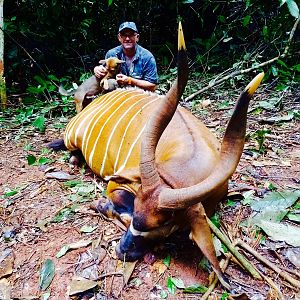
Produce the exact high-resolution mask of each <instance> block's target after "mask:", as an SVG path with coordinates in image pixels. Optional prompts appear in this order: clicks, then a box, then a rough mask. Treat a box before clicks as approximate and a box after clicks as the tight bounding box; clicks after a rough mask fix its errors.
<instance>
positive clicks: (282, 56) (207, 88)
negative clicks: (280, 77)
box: [184, 17, 300, 102]
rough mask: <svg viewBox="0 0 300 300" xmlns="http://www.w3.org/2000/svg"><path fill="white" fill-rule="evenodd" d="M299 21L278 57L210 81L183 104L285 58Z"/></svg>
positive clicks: (299, 19)
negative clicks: (235, 78) (229, 81)
mask: <svg viewBox="0 0 300 300" xmlns="http://www.w3.org/2000/svg"><path fill="white" fill-rule="evenodd" d="M299 21H300V17H298V19H297V20H296V22H295V23H294V26H293V28H292V30H291V32H290V35H289V38H288V40H287V43H286V46H285V48H284V51H283V53H281V54H280V55H278V56H276V57H274V58H272V59H270V60H268V61H265V62H263V63H261V64H258V65H256V66H253V67H251V68H248V69H244V70H237V71H234V72H232V73H230V74H228V75H227V76H225V77H223V78H222V79H219V80H215V81H213V82H212V81H211V82H210V83H209V85H208V86H206V87H204V88H202V89H200V90H198V91H197V92H195V93H193V94H191V95H190V96H188V97H186V98H185V99H184V102H188V101H190V100H192V99H193V98H195V97H196V96H197V95H199V94H201V93H203V92H205V91H207V90H209V89H210V88H212V87H214V86H216V85H219V84H220V83H222V82H224V81H226V80H228V79H230V78H233V77H235V76H237V75H241V74H245V73H249V72H251V71H253V70H256V69H258V68H262V67H264V66H267V65H269V64H271V63H273V62H274V61H277V60H278V59H280V58H284V57H286V55H287V53H288V51H289V48H290V45H291V41H292V39H293V37H294V34H295V31H296V28H297V26H298V23H299Z"/></svg>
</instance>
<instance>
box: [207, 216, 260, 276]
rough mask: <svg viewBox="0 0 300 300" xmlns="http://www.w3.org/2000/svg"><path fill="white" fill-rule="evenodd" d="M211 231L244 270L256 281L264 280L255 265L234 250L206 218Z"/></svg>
mask: <svg viewBox="0 0 300 300" xmlns="http://www.w3.org/2000/svg"><path fill="white" fill-rule="evenodd" d="M206 219H207V222H208V224H209V227H210V228H211V230H212V231H213V232H214V233H215V235H216V236H217V237H218V238H219V239H220V240H221V241H222V242H223V243H224V244H225V246H226V247H227V248H228V249H229V251H230V252H231V253H232V254H233V255H234V256H235V257H236V258H237V259H238V261H239V262H240V263H241V264H242V265H243V266H244V268H245V269H246V270H247V271H248V272H249V273H250V274H251V275H252V276H253V277H254V278H256V279H262V278H261V276H260V274H259V273H258V272H257V270H256V269H255V268H254V267H253V265H252V264H251V263H250V262H249V261H248V260H247V259H246V258H245V257H244V256H243V255H242V254H241V253H239V252H238V250H237V249H235V248H234V246H233V245H232V243H231V242H230V241H229V240H228V238H227V237H226V236H225V235H224V234H223V233H222V232H221V231H220V230H219V229H218V228H217V227H216V226H215V225H214V224H213V223H212V222H211V220H210V219H209V218H206Z"/></svg>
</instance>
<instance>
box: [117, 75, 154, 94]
mask: <svg viewBox="0 0 300 300" xmlns="http://www.w3.org/2000/svg"><path fill="white" fill-rule="evenodd" d="M116 80H117V82H118V84H120V85H126V86H137V87H139V88H141V89H143V90H147V91H151V92H154V91H155V89H156V84H155V83H152V82H149V81H147V80H143V79H137V78H133V77H129V76H127V75H124V74H118V75H117V76H116Z"/></svg>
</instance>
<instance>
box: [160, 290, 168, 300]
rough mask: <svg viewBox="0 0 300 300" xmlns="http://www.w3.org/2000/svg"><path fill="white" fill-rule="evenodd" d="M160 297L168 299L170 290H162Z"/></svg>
mask: <svg viewBox="0 0 300 300" xmlns="http://www.w3.org/2000/svg"><path fill="white" fill-rule="evenodd" d="M160 298H161V299H167V298H168V292H167V291H165V290H162V291H161V292H160Z"/></svg>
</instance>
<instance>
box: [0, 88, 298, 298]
mask: <svg viewBox="0 0 300 300" xmlns="http://www.w3.org/2000/svg"><path fill="white" fill-rule="evenodd" d="M261 90H262V89H261ZM236 95H237V92H236V93H235V95H234V96H232V95H225V97H224V96H222V97H218V96H216V97H213V98H211V99H210V101H208V100H205V99H204V101H202V102H201V103H193V108H192V109H193V112H194V113H195V114H196V115H197V116H199V118H200V119H201V120H202V121H203V122H204V123H205V124H206V125H207V126H208V127H209V128H210V129H211V130H212V131H213V132H214V133H215V134H216V135H217V136H219V137H221V136H222V133H223V131H224V126H225V124H226V122H227V120H228V116H229V115H230V112H231V109H232V107H233V104H234V99H235V97H236ZM226 98H229V99H233V100H230V101H229V102H228V101H227V99H226ZM272 99H273V100H274V99H275V100H274V101H273V102H272V101H271V100H272ZM278 99H279V100H278ZM262 100H265V101H268V103H269V104H270V105H271V106H270V105H269V106H268V107H266V106H267V105H266V104H265V103H263V102H261V101H262ZM276 101H277V102H276ZM274 103H275V104H274ZM273 104H274V105H273ZM272 105H273V106H272ZM299 109H300V91H297V92H296V93H293V94H290V93H288V92H285V93H284V92H281V93H279V92H278V93H277V94H276V93H275V94H274V93H273V94H270V93H269V91H268V90H267V89H266V88H265V89H263V91H261V92H260V93H257V94H256V95H255V101H252V102H251V108H250V113H249V118H248V130H247V132H248V138H247V141H246V144H245V150H244V153H243V155H242V158H241V161H240V164H239V166H238V168H237V170H236V172H235V174H234V175H233V177H232V179H231V181H230V188H229V195H228V198H227V199H226V200H224V201H223V202H222V203H220V205H219V207H218V210H217V213H216V216H217V219H219V224H220V225H221V229H222V231H223V233H225V235H226V236H227V237H229V238H230V239H231V241H233V242H234V241H236V240H237V239H241V240H242V241H245V242H246V243H247V244H248V245H249V246H250V247H251V248H253V249H255V250H256V251H257V252H258V253H259V254H260V255H261V256H263V257H265V258H266V259H267V260H268V261H269V262H272V263H273V264H274V265H275V266H277V267H279V268H280V269H281V270H283V271H285V272H287V273H288V274H289V275H290V276H291V277H293V278H294V279H295V280H298V281H296V284H295V283H294V284H292V283H291V282H289V281H288V280H287V279H286V278H284V277H283V276H281V275H280V274H279V273H278V270H276V269H275V270H273V269H272V268H270V267H268V266H266V265H265V264H263V263H262V262H260V261H259V260H258V259H257V257H255V256H253V255H251V254H249V252H248V251H245V250H243V248H242V247H239V249H240V252H241V253H242V254H243V255H244V256H245V257H247V258H248V259H249V260H250V262H251V263H252V264H253V265H254V266H256V268H257V269H258V270H259V272H260V273H261V274H263V276H264V279H263V280H258V279H254V278H253V277H252V276H251V275H250V274H249V273H248V272H247V271H246V270H244V269H243V268H242V267H241V266H240V265H239V264H237V263H236V262H235V261H234V260H230V261H229V265H228V267H227V268H226V270H225V274H226V275H227V277H228V278H229V282H230V284H231V291H230V292H228V291H225V290H224V289H223V288H222V286H221V285H220V284H219V283H218V284H217V286H216V288H215V289H214V290H213V291H212V292H211V295H210V298H209V299H253V300H260V299H300V292H299V289H300V287H299V286H298V287H296V286H295V285H297V282H298V283H299V280H300V277H299V274H300V263H299V262H300V247H299V245H298V244H297V243H299V238H298V240H297V238H295V239H296V241H293V242H290V239H289V238H290V237H289V233H288V230H289V229H290V227H292V229H295V228H296V229H298V234H299V231H300V227H299V210H300V205H299V200H297V198H298V197H296V200H295V201H292V204H291V205H290V206H288V207H284V208H283V209H282V212H284V214H283V216H282V218H280V223H279V222H278V224H281V225H282V224H284V225H286V226H287V227H286V228H287V232H286V239H284V240H282V238H276V237H275V234H274V236H273V237H270V236H269V235H268V234H266V233H265V232H264V231H262V230H261V229H260V228H259V227H256V226H253V225H251V224H246V223H245V222H246V221H248V220H251V219H252V217H253V216H254V206H253V205H252V204H253V203H257V202H258V201H257V200H259V199H260V200H261V202H263V201H264V200H266V199H265V198H264V197H265V196H266V195H268V194H269V195H270V194H271V195H273V196H274V197H276V195H278V194H276V193H277V192H279V193H281V194H284V193H286V194H285V195H287V194H288V195H292V196H291V197H294V196H293V195H295V194H296V195H297V192H299V188H300V164H299V160H300V130H299V129H300V128H299V111H300V110H299ZM297 110H298V115H296V114H297ZM1 120H2V121H3V120H5V121H3V122H2V125H1V127H0V128H1V133H0V197H1V198H0V234H1V236H0V299H2V300H3V299H45V300H46V299H55V300H61V299H98V300H99V299H136V300H140V299H200V298H201V297H202V296H203V293H204V291H203V289H204V287H208V286H209V285H210V282H209V273H210V268H209V267H207V264H206V263H205V260H204V259H202V255H201V253H200V251H199V249H198V248H197V247H196V246H195V245H193V243H192V242H191V241H190V240H189V239H188V233H185V232H184V233H175V234H174V235H173V236H172V237H170V238H169V239H167V240H166V241H159V242H158V243H157V245H156V247H155V248H154V249H153V251H151V252H150V253H148V254H146V255H145V257H144V258H143V259H141V260H140V261H138V262H136V263H123V262H122V261H119V260H118V259H117V258H116V255H115V246H116V244H117V243H118V241H119V239H120V237H121V235H122V233H123V232H124V227H123V226H122V224H120V223H119V222H116V221H111V220H106V219H105V218H104V217H102V216H101V215H99V214H97V213H96V212H94V211H93V210H91V209H90V204H91V203H92V201H93V200H95V199H98V198H100V197H101V196H102V195H103V193H104V190H105V183H104V182H102V181H101V179H99V178H97V177H96V176H94V175H93V174H92V172H91V171H90V170H89V168H88V167H83V168H74V167H72V166H71V165H70V164H69V163H68V154H67V153H66V152H59V153H54V152H51V151H47V150H45V148H46V144H47V143H48V142H50V141H52V140H53V139H55V138H60V137H61V135H62V132H63V129H58V127H62V126H58V125H59V124H60V122H61V120H60V119H59V118H52V119H50V120H49V121H47V128H46V131H45V133H40V132H38V131H36V130H35V128H33V127H32V126H27V127H24V126H23V125H16V124H15V123H14V124H13V123H11V124H10V122H9V120H8V119H7V118H6V119H5V118H2V119H1ZM259 146H260V147H261V152H262V153H258V152H257V149H258V147H259ZM28 162H29V164H30V165H29V164H28ZM55 172H59V173H55ZM272 193H273V194H272ZM298 195H299V194H298ZM278 201H279V200H278ZM297 201H298V202H297ZM256 213H257V212H256ZM271 235H272V234H271ZM295 243H296V245H295ZM216 245H217V243H216ZM292 245H294V247H293V246H292ZM216 247H217V246H216ZM62 248H63V249H62ZM222 249H223V252H226V251H224V247H221V248H220V249H218V250H222ZM218 252H220V251H218ZM226 256H228V253H225V254H224V253H222V251H221V253H220V256H219V260H221V259H222V258H225V257H226ZM205 266H206V267H205ZM284 274H285V273H284ZM53 276H54V277H53ZM52 277H53V280H52ZM188 287H190V288H189V289H187V288H188ZM191 287H193V289H192V288H191ZM189 291H190V293H188V292H189ZM191 291H194V293H191Z"/></svg>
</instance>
